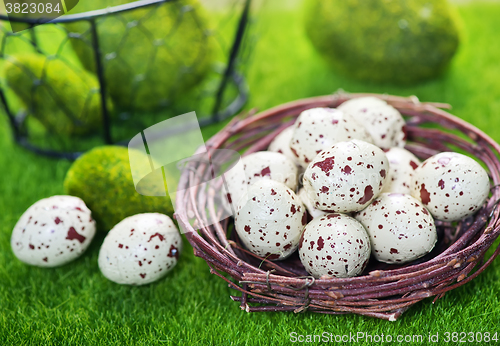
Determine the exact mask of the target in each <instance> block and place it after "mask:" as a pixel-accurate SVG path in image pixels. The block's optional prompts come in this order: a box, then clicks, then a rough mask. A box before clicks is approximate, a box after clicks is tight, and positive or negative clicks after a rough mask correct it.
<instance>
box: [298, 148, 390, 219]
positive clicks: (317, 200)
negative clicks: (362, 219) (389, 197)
mask: <svg viewBox="0 0 500 346" xmlns="http://www.w3.org/2000/svg"><path fill="white" fill-rule="evenodd" d="M388 171H389V161H388V160H387V157H386V156H385V154H384V152H383V151H382V150H381V149H380V148H378V147H376V146H374V145H373V144H370V143H366V142H363V141H359V140H352V141H349V142H340V143H337V144H335V145H334V146H333V147H331V148H330V149H327V150H324V151H323V152H322V153H321V154H319V155H318V156H317V157H316V158H315V159H314V160H313V161H312V162H311V163H310V164H309V166H308V167H307V169H306V171H305V173H304V178H303V185H304V189H305V190H306V192H307V195H308V197H309V199H311V201H313V202H314V207H316V208H317V209H321V210H327V211H332V212H341V213H348V212H353V211H359V210H362V209H364V208H365V207H366V206H368V205H369V204H370V203H371V201H373V200H374V199H375V198H376V197H377V196H378V195H379V194H380V192H381V191H382V189H383V187H384V183H385V181H386V179H387V173H388Z"/></svg>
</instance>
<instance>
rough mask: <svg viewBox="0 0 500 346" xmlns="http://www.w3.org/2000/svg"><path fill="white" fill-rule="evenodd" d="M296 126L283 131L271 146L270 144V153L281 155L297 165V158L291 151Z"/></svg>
mask: <svg viewBox="0 0 500 346" xmlns="http://www.w3.org/2000/svg"><path fill="white" fill-rule="evenodd" d="M294 128H295V127H294V126H293V125H291V126H289V127H287V128H286V129H284V130H283V131H281V132H280V133H279V134H278V135H277V136H276V137H274V139H273V141H272V142H271V144H269V148H268V150H269V151H272V152H275V153H280V154H283V155H285V156H286V157H288V158H289V159H290V160H292V161H293V162H294V163H297V164H298V162H297V157H296V156H295V155H294V154H293V152H292V150H291V149H290V142H291V141H292V136H293V130H294Z"/></svg>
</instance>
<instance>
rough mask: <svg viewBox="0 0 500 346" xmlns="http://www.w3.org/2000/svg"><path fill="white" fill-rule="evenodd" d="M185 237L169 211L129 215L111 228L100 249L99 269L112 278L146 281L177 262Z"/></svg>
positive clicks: (123, 282) (142, 283)
mask: <svg viewBox="0 0 500 346" xmlns="http://www.w3.org/2000/svg"><path fill="white" fill-rule="evenodd" d="M181 249H182V238H181V235H180V233H179V231H178V230H177V227H176V226H175V224H174V223H173V221H172V219H170V218H169V217H168V216H167V215H163V214H159V213H144V214H137V215H133V216H129V217H127V218H125V219H123V220H122V221H120V222H119V223H118V224H117V225H116V226H115V227H113V228H112V229H111V231H109V233H108V235H107V236H106V238H105V239H104V242H103V243H102V246H101V249H100V251H99V260H98V263H99V269H100V270H101V272H102V274H103V275H104V276H105V277H106V278H108V279H109V280H111V281H114V282H116V283H119V284H127V285H145V284H148V283H151V282H153V281H156V280H158V279H160V278H162V277H164V276H165V275H166V274H167V273H168V272H169V271H170V270H172V268H173V267H175V265H176V264H177V261H178V259H179V255H180V252H181Z"/></svg>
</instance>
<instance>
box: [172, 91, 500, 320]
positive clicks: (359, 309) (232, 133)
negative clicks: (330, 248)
mask: <svg viewBox="0 0 500 346" xmlns="http://www.w3.org/2000/svg"><path fill="white" fill-rule="evenodd" d="M361 96H376V97H379V98H381V99H383V100H385V101H387V102H388V103H389V104H391V105H392V106H394V107H395V108H397V109H398V110H399V111H400V112H401V114H403V116H405V118H406V121H407V125H406V130H407V136H408V143H407V146H406V148H407V149H408V150H410V151H411V152H413V153H414V154H415V155H416V156H417V157H419V158H420V159H426V158H428V157H430V156H432V155H435V154H436V153H438V152H442V151H457V150H458V151H461V152H463V153H465V154H468V155H470V156H472V157H474V158H475V159H476V160H478V161H479V162H480V163H482V164H483V165H484V166H485V167H486V169H487V171H488V173H489V176H490V179H491V186H492V188H491V193H490V196H489V198H488V199H487V201H486V202H485V204H484V206H483V207H482V208H481V209H480V210H479V211H478V212H477V213H476V214H474V215H473V216H471V217H468V218H466V219H464V220H462V221H460V222H455V223H449V222H441V221H436V226H437V231H438V243H437V244H436V247H435V248H434V250H433V251H432V252H431V253H430V254H428V255H426V256H425V257H423V258H421V259H419V260H416V261H413V262H411V263H408V264H406V265H388V264H383V263H379V262H377V261H375V260H372V261H370V264H369V266H368V268H367V269H366V270H365V271H364V272H363V273H362V274H361V275H360V276H357V277H352V278H326V277H322V278H320V279H315V278H313V277H312V276H309V274H307V272H306V271H305V270H304V267H303V266H302V264H301V263H300V260H299V258H298V255H297V254H294V255H292V256H291V257H290V258H288V259H287V260H284V261H278V262H272V261H269V260H266V259H264V258H260V257H258V256H256V255H254V254H252V253H250V252H249V251H248V250H246V249H245V248H244V247H243V246H242V245H241V243H240V241H239V239H238V237H237V234H236V232H234V231H233V229H234V220H233V219H232V218H226V219H224V220H222V221H213V222H212V220H219V216H220V214H219V212H220V211H218V210H217V208H215V205H216V203H215V199H216V198H217V196H218V194H217V193H216V192H218V191H220V186H221V185H220V182H219V184H218V185H217V184H216V183H213V184H209V185H208V189H206V190H202V189H201V188H199V187H197V185H199V183H200V181H202V180H200V179H205V180H203V181H207V180H209V179H206V178H204V177H206V176H207V174H208V175H210V174H211V172H210V169H208V168H209V166H208V165H207V164H206V163H203V162H191V163H190V164H189V167H188V168H189V169H185V170H184V171H183V173H182V176H181V181H180V182H179V187H178V193H177V201H176V211H177V213H176V215H175V217H176V219H177V221H178V222H179V225H180V226H181V227H182V229H183V231H184V232H185V233H186V236H187V239H188V241H189V242H190V243H191V245H192V246H193V250H194V254H195V255H196V256H198V257H201V258H203V259H204V260H205V261H206V262H207V264H208V265H209V267H210V271H211V273H212V274H215V275H217V276H219V277H220V278H221V279H223V280H225V281H226V282H227V283H228V284H229V286H230V287H231V288H233V289H235V290H237V291H239V292H241V296H231V298H232V300H234V301H238V302H240V306H241V309H243V310H245V311H247V312H254V311H293V312H295V313H298V312H303V311H306V310H309V311H313V312H318V313H326V314H346V313H355V314H359V315H365V316H371V317H376V318H380V319H385V320H389V321H395V320H396V319H398V318H399V317H400V316H401V315H402V314H403V313H404V312H405V311H406V310H407V309H408V308H409V307H410V306H412V305H413V304H415V303H417V302H419V301H421V300H423V299H425V298H428V297H434V301H435V300H437V299H438V298H440V297H442V296H443V295H444V294H445V293H446V292H448V291H450V290H452V289H455V288H457V287H459V286H461V285H464V284H466V283H467V282H469V281H471V280H473V279H474V278H475V277H476V276H478V275H479V274H480V273H481V272H483V271H484V270H485V269H486V267H487V266H488V265H490V264H491V262H492V261H493V260H494V259H495V258H496V257H497V256H498V254H499V253H500V246H498V247H497V248H496V249H495V250H494V252H493V254H492V255H491V256H490V257H489V258H485V254H486V251H487V250H488V249H489V248H490V247H491V246H492V244H493V242H494V241H495V239H496V238H497V237H498V235H499V234H500V221H499V218H500V210H499V208H497V205H498V202H499V201H500V189H499V184H500V161H499V151H500V146H499V145H498V144H497V143H495V142H494V141H493V140H492V139H491V138H490V137H488V136H487V135H486V134H485V133H483V132H482V131H480V130H479V129H477V128H476V127H474V126H472V125H471V124H469V123H467V122H465V121H463V120H461V119H459V118H457V117H455V116H453V115H451V114H450V113H448V112H446V111H444V110H442V109H444V108H449V105H447V104H439V103H420V102H419V101H418V99H417V98H416V97H414V96H412V97H408V98H404V97H398V96H390V95H378V94H377V95H376V94H347V93H344V92H339V93H336V94H334V95H327V96H321V97H314V98H308V99H302V100H297V101H294V102H290V103H286V104H283V105H280V106H277V107H274V108H272V109H269V110H266V111H263V112H261V113H258V114H252V115H247V116H241V117H237V118H235V119H233V121H231V122H230V123H229V124H228V125H227V126H226V127H225V128H223V129H222V130H221V131H220V132H219V133H217V134H216V135H215V136H213V137H212V138H211V139H210V140H209V141H208V142H207V143H206V146H207V148H209V150H212V149H233V150H237V151H240V152H242V151H244V152H245V154H244V155H248V154H250V153H252V152H256V151H261V150H266V149H267V147H268V145H269V144H270V142H271V141H272V140H273V139H274V137H275V136H276V135H277V134H279V133H280V132H281V131H282V130H283V129H285V128H286V127H288V126H290V125H291V124H292V123H293V122H294V121H295V119H296V118H297V117H298V115H299V114H300V113H301V112H302V111H303V110H306V109H309V108H313V107H337V106H338V105H340V104H341V103H342V102H344V101H347V100H349V99H351V98H355V97H361ZM214 181H215V180H214ZM189 187H191V188H189ZM204 225H210V226H204Z"/></svg>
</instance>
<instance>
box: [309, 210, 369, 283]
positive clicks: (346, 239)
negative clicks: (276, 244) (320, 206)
mask: <svg viewBox="0 0 500 346" xmlns="http://www.w3.org/2000/svg"><path fill="white" fill-rule="evenodd" d="M370 248H371V246H370V239H369V237H368V234H367V233H366V230H365V229H364V227H363V225H362V224H361V223H359V222H358V221H356V220H355V219H354V218H352V217H350V216H347V215H344V214H340V213H339V214H328V215H325V216H322V217H319V218H316V219H313V220H312V221H311V222H309V223H308V224H307V226H306V227H305V228H304V234H303V236H302V238H301V240H300V247H299V256H300V261H301V262H302V264H303V265H304V267H305V269H306V270H307V272H308V273H309V274H311V275H312V276H314V277H315V278H319V277H321V276H323V275H328V276H335V277H340V278H345V277H351V276H356V275H358V274H360V273H361V272H362V271H363V270H364V269H365V267H366V265H367V264H368V260H369V258H370Z"/></svg>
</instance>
